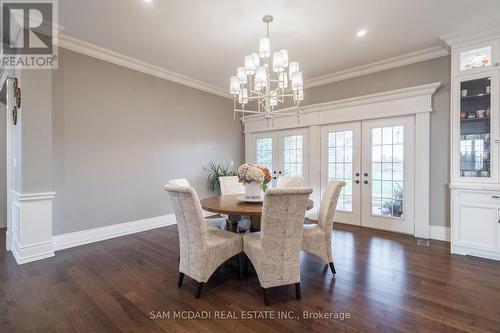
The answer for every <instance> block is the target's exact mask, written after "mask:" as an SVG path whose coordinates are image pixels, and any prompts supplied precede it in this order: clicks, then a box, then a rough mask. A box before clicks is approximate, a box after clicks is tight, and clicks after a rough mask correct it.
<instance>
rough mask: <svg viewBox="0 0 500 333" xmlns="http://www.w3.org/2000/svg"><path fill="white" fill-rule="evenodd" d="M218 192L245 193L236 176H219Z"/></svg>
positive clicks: (224, 193)
mask: <svg viewBox="0 0 500 333" xmlns="http://www.w3.org/2000/svg"><path fill="white" fill-rule="evenodd" d="M219 183H220V194H221V195H229V194H242V193H245V186H244V185H243V184H242V183H240V182H239V181H238V177H237V176H224V177H219Z"/></svg>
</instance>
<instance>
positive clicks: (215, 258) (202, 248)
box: [164, 184, 243, 298]
mask: <svg viewBox="0 0 500 333" xmlns="http://www.w3.org/2000/svg"><path fill="white" fill-rule="evenodd" d="M164 189H165V191H167V192H168V194H169V195H170V199H171V202H172V206H173V208H174V212H175V218H176V220H177V228H178V231H179V247H180V258H179V278H178V282H177V286H178V287H181V286H182V282H183V280H184V275H187V276H189V277H190V278H192V279H193V280H195V281H197V282H198V291H197V293H196V298H199V297H200V295H201V291H202V289H203V285H204V284H205V283H206V282H207V281H208V279H209V278H210V276H211V275H212V273H213V272H214V271H215V270H216V269H217V268H218V267H219V266H220V265H222V264H223V263H224V262H226V261H227V260H228V259H230V258H232V257H234V256H236V255H239V264H240V277H241V275H242V269H243V268H242V259H243V257H242V249H243V243H242V239H241V235H239V234H236V233H232V232H229V231H225V230H220V229H211V228H207V226H206V223H205V218H204V217H203V214H202V211H201V205H200V201H199V199H198V195H197V194H196V192H195V190H194V189H193V188H192V187H190V186H177V185H171V184H168V185H165V187H164Z"/></svg>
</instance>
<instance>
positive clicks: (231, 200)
mask: <svg viewBox="0 0 500 333" xmlns="http://www.w3.org/2000/svg"><path fill="white" fill-rule="evenodd" d="M239 196H241V194H232V195H222V196H216V197H210V198H206V199H203V200H201V207H202V208H203V209H204V210H207V211H209V212H213V213H219V214H227V215H247V216H260V215H262V202H242V201H239V200H238V199H236V197H239ZM313 207H314V202H313V201H312V200H310V199H309V202H308V203H307V208H306V210H310V209H312V208H313Z"/></svg>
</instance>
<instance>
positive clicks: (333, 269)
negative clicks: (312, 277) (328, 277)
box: [329, 262, 337, 275]
mask: <svg viewBox="0 0 500 333" xmlns="http://www.w3.org/2000/svg"><path fill="white" fill-rule="evenodd" d="M329 265H330V269H331V270H332V274H333V275H335V274H337V272H336V271H335V266H333V262H331V263H329Z"/></svg>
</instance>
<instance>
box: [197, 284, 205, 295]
mask: <svg viewBox="0 0 500 333" xmlns="http://www.w3.org/2000/svg"><path fill="white" fill-rule="evenodd" d="M203 284H204V283H203V282H198V291H197V292H196V298H200V296H201V291H202V289H203Z"/></svg>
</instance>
